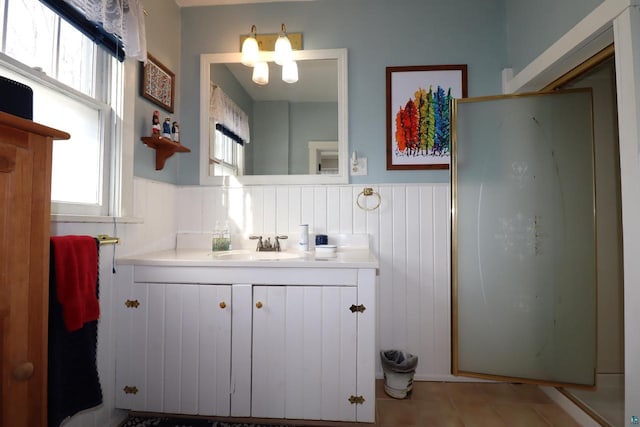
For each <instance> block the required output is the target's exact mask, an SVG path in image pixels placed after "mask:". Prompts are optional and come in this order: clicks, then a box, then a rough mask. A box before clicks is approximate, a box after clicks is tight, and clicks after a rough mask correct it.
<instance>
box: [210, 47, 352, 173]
mask: <svg viewBox="0 0 640 427" xmlns="http://www.w3.org/2000/svg"><path fill="white" fill-rule="evenodd" d="M261 54H262V55H263V59H265V60H266V61H268V63H269V66H270V76H269V83H268V84H267V85H264V86H259V85H257V84H255V83H254V82H252V81H251V71H252V69H251V68H250V67H246V66H244V65H242V64H241V62H240V53H221V54H216V53H211V54H202V55H201V56H200V184H201V185H259V184H265V185H274V184H344V183H348V141H347V136H348V121H347V120H348V119H347V115H348V114H347V111H348V102H347V50H346V49H321V50H301V51H294V59H295V60H296V62H297V63H298V68H299V80H298V82H296V83H291V84H287V83H284V82H282V80H281V75H280V73H281V67H280V66H278V65H275V64H274V63H273V53H272V52H262V53H261ZM212 84H214V85H215V87H216V89H215V90H218V89H217V88H218V87H219V88H220V89H221V90H222V91H223V92H224V93H225V95H226V96H227V97H229V98H232V100H233V101H234V103H235V104H236V105H237V106H238V107H240V108H241V109H242V110H243V111H244V112H245V113H246V114H247V116H249V117H250V119H249V122H250V123H251V125H250V135H251V136H250V143H248V144H244V146H243V148H242V149H241V150H240V152H241V154H240V158H239V162H240V167H239V168H238V170H237V171H235V172H234V173H226V175H227V176H214V172H213V171H214V168H215V167H214V166H215V162H214V161H213V160H212V159H211V157H215V156H213V155H210V153H213V152H214V144H213V143H214V140H215V133H216V132H215V120H214V119H213V118H212V114H211V113H210V94H211V88H212ZM238 93H240V95H238ZM234 98H235V99H234ZM264 110H267V111H268V112H270V113H273V112H274V111H276V112H278V113H277V117H280V119H278V118H274V117H269V118H266V119H265V118H261V117H260V116H258V114H259V113H260V111H264ZM305 117H311V119H310V121H306V120H307V119H305ZM273 134H275V135H277V137H276V138H270V135H273ZM318 141H331V142H333V143H334V144H335V145H333V146H332V150H331V151H332V153H331V155H332V156H333V157H335V159H336V160H335V161H334V162H332V167H331V170H330V171H327V170H325V171H318V170H316V168H315V167H311V166H310V165H309V159H310V158H312V156H310V150H317V147H315V145H314V144H310V142H314V143H317V142H318ZM333 147H335V148H333ZM212 165H214V166H212ZM312 171H315V172H316V173H311V172H312ZM327 172H328V173H327Z"/></svg>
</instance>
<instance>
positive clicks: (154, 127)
mask: <svg viewBox="0 0 640 427" xmlns="http://www.w3.org/2000/svg"><path fill="white" fill-rule="evenodd" d="M151 134H152V135H153V136H160V112H159V111H158V110H156V111H154V112H153V118H152V119H151Z"/></svg>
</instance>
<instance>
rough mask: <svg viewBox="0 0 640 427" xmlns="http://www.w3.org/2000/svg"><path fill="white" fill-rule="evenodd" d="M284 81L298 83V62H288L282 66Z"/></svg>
mask: <svg viewBox="0 0 640 427" xmlns="http://www.w3.org/2000/svg"><path fill="white" fill-rule="evenodd" d="M282 81H284V82H285V83H295V82H297V81H298V64H297V63H296V61H293V60H291V61H287V62H285V63H284V65H283V66H282Z"/></svg>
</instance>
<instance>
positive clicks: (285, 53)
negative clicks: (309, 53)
mask: <svg viewBox="0 0 640 427" xmlns="http://www.w3.org/2000/svg"><path fill="white" fill-rule="evenodd" d="M274 60H275V62H276V64H278V65H283V64H284V63H286V62H288V61H291V60H293V53H292V49H291V41H290V40H289V37H287V27H285V26H284V24H282V31H281V32H280V35H279V36H278V39H277V40H276V46H275V59H274Z"/></svg>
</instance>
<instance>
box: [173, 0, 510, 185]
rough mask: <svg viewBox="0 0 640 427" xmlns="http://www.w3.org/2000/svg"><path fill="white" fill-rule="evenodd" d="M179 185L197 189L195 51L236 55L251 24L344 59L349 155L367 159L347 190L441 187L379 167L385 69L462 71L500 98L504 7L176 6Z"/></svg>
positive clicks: (368, 1) (426, 176)
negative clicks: (343, 53) (282, 31)
mask: <svg viewBox="0 0 640 427" xmlns="http://www.w3.org/2000/svg"><path fill="white" fill-rule="evenodd" d="M181 14H182V21H181V22H182V34H181V35H182V46H181V58H182V62H181V75H180V79H181V82H182V92H181V97H182V98H181V101H182V102H181V109H180V117H181V119H182V123H183V126H182V127H181V132H182V140H183V141H188V142H185V143H187V144H189V146H190V147H191V149H192V152H191V153H186V154H183V155H181V156H180V157H179V159H178V161H179V168H178V172H179V173H178V180H177V183H178V184H198V168H199V164H198V151H199V150H198V146H197V144H198V141H199V125H198V120H199V87H198V81H199V61H200V54H201V53H213V52H235V51H238V50H239V48H240V41H239V36H240V35H241V34H246V33H248V32H249V29H250V27H251V25H252V24H255V25H256V26H257V29H258V32H259V33H260V32H263V33H275V32H277V31H278V30H279V28H280V24H281V23H283V22H284V23H285V24H286V25H287V30H288V31H290V32H302V33H303V44H304V48H305V49H332V48H347V49H348V52H349V54H348V55H349V59H348V62H349V151H350V152H351V151H353V150H357V151H358V153H359V155H360V156H365V157H367V158H368V162H369V163H368V167H369V174H368V175H367V176H363V177H353V178H351V182H353V183H356V184H357V183H385V182H389V183H393V182H447V181H448V180H449V172H448V171H387V170H386V123H385V121H386V119H385V114H386V107H385V102H386V101H385V67H387V66H399V65H436V64H467V65H468V70H469V80H468V83H469V95H470V96H481V95H491V94H497V93H500V90H501V82H500V73H501V71H502V69H503V68H505V66H507V65H508V64H507V55H506V29H505V18H504V2H503V0H483V1H477V0H447V1H441V0H394V1H389V0H348V1H345V0H323V1H314V2H289V3H262V4H252V5H237V6H215V7H195V8H183V9H182V10H181Z"/></svg>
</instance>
